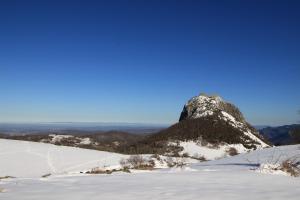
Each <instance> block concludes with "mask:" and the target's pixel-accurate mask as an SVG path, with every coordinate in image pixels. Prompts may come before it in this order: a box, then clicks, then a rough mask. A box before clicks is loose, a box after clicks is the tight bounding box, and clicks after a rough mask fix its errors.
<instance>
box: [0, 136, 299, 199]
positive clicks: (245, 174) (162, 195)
mask: <svg viewBox="0 0 300 200" xmlns="http://www.w3.org/2000/svg"><path fill="white" fill-rule="evenodd" d="M12 149H14V150H15V151H12ZM0 150H1V154H0V172H1V176H2V175H4V174H3V173H4V171H3V169H5V170H6V171H5V175H11V176H18V177H20V175H22V173H23V177H26V176H28V175H30V173H29V172H28V171H32V173H33V171H39V170H41V169H43V167H45V166H46V167H45V168H46V169H47V170H49V169H50V168H51V167H49V166H48V165H47V160H48V159H49V158H50V161H51V163H52V165H53V166H54V168H55V169H56V170H57V171H59V170H61V171H62V172H59V173H58V174H59V175H53V176H50V177H48V178H37V177H36V175H37V174H35V177H33V178H14V179H4V180H1V181H0V188H2V189H3V190H4V192H2V193H0V199H1V200H2V199H3V200H10V199H16V200H40V199H43V200H50V199H51V200H56V199H72V200H83V199H84V200H94V199H95V200H96V199H97V200H98V199H101V200H103V199H105V200H106V199H107V200H114V199H118V200H119V199H124V200H127V199H175V200H177V199H178V200H179V199H180V200H182V199H231V200H232V199H233V200H235V199H252V200H253V199H299V196H300V178H293V177H289V176H283V175H273V174H263V173H259V172H257V171H256V170H255V169H256V168H257V166H258V165H259V164H263V163H277V162H280V161H282V160H285V159H287V158H290V157H295V158H296V157H297V156H299V155H300V146H299V145H298V146H284V147H276V148H275V147H274V148H268V149H263V150H258V151H253V152H250V153H246V154H240V155H238V156H234V157H228V158H224V159H220V160H215V161H209V162H202V163H194V164H190V165H188V166H186V167H184V168H182V169H181V168H171V169H160V170H154V171H143V172H139V173H137V172H133V173H131V174H127V173H115V174H111V175H83V174H70V173H63V171H66V172H67V171H68V170H67V169H70V168H72V167H73V170H71V171H74V172H75V171H76V170H82V169H84V168H87V167H90V166H93V167H94V165H95V164H97V163H98V164H99V165H103V163H106V165H118V161H119V158H121V157H122V156H123V155H120V154H113V153H108V152H97V151H93V150H84V149H77V148H71V147H61V146H54V145H50V144H42V143H40V144H39V143H34V144H33V143H29V142H28V143H27V142H22V141H8V140H0ZM48 150H50V153H49V157H47V156H46V157H45V155H48ZM55 152H56V153H57V154H58V155H60V156H61V157H59V156H57V157H56V156H54V157H55V159H53V158H54V157H53V155H55V154H56V153H55ZM58 152H59V153H58ZM68 157H70V158H68ZM125 157H126V156H125ZM51 159H52V160H51ZM89 160H90V161H91V163H89ZM104 160H105V162H103V161H104ZM39 162H40V163H44V164H38V163H39ZM47 170H44V171H40V173H41V174H42V173H45V172H46V173H47V172H48V171H47ZM15 172H17V173H18V175H17V174H14V173H15ZM40 173H39V174H40ZM33 174H34V173H33Z"/></svg>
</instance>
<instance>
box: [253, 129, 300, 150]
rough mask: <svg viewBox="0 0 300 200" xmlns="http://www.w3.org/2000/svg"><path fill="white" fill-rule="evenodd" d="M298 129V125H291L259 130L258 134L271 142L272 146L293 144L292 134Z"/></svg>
mask: <svg viewBox="0 0 300 200" xmlns="http://www.w3.org/2000/svg"><path fill="white" fill-rule="evenodd" d="M296 129H300V124H291V125H284V126H277V127H266V128H262V129H260V130H259V133H260V134H261V135H262V136H263V137H265V138H266V139H268V140H269V141H270V142H272V143H273V144H274V145H276V146H277V145H288V144H294V143H296V141H294V140H293V137H292V135H291V134H292V132H293V131H294V130H296Z"/></svg>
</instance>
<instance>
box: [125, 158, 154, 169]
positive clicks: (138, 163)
mask: <svg viewBox="0 0 300 200" xmlns="http://www.w3.org/2000/svg"><path fill="white" fill-rule="evenodd" d="M120 165H121V166H122V167H123V169H125V170H129V169H130V168H133V169H141V170H150V169H153V168H154V166H155V162H154V161H153V160H146V159H144V158H143V156H141V155H132V156H130V157H129V158H128V159H127V160H125V159H121V160H120Z"/></svg>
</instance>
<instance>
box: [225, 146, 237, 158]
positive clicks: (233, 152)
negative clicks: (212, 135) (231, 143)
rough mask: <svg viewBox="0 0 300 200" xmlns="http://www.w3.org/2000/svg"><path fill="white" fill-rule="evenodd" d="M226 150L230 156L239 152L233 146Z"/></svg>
mask: <svg viewBox="0 0 300 200" xmlns="http://www.w3.org/2000/svg"><path fill="white" fill-rule="evenodd" d="M226 152H227V153H228V155H230V156H236V155H238V154H239V152H238V151H237V149H236V148H234V147H230V148H229V149H228V150H227V151H226Z"/></svg>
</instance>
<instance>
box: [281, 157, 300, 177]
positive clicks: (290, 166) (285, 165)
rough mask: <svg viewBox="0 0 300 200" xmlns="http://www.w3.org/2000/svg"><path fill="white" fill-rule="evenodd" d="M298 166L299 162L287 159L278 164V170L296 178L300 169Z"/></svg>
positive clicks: (299, 173)
mask: <svg viewBox="0 0 300 200" xmlns="http://www.w3.org/2000/svg"><path fill="white" fill-rule="evenodd" d="M298 165H299V162H296V161H294V160H290V159H288V160H285V161H283V162H282V163H281V164H280V169H281V170H282V171H284V172H287V173H288V174H290V175H291V176H294V177H298V176H300V168H299V166H298Z"/></svg>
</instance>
